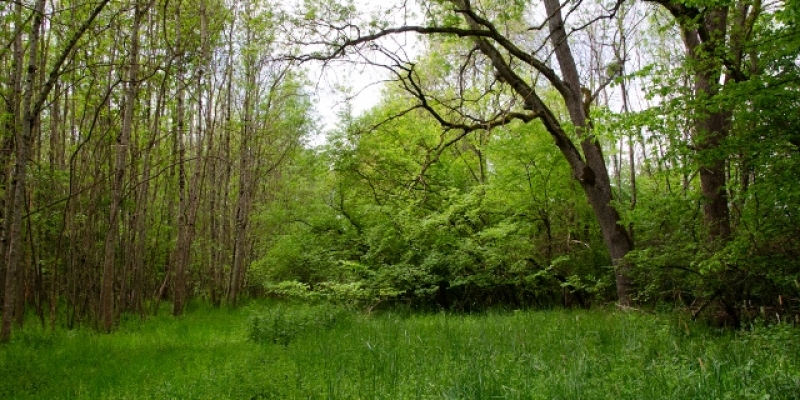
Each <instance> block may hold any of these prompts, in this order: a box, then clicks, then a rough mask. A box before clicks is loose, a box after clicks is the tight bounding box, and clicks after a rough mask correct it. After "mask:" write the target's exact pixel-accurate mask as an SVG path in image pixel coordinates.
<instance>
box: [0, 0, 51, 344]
mask: <svg viewBox="0 0 800 400" xmlns="http://www.w3.org/2000/svg"><path fill="white" fill-rule="evenodd" d="M44 6H45V0H37V2H36V5H35V6H34V9H33V12H34V16H33V24H32V25H31V33H30V40H29V41H28V51H29V52H30V53H29V55H28V73H27V75H26V77H25V94H24V95H23V98H22V110H23V112H22V120H21V121H20V122H21V124H20V125H21V127H20V128H21V131H18V132H17V133H18V134H17V141H16V146H17V147H16V150H17V152H16V153H17V154H16V155H17V157H16V162H15V164H14V171H13V175H12V182H11V187H10V188H9V190H8V193H9V197H8V200H7V201H8V202H9V203H10V204H9V207H8V210H9V213H7V214H6V215H7V217H8V219H9V222H10V223H9V224H8V225H7V226H8V227H7V228H6V229H7V230H8V251H7V252H6V259H5V263H6V281H5V293H4V295H5V296H4V299H3V318H2V325H0V342H3V343H4V342H8V341H9V340H10V339H11V320H12V318H13V316H14V310H15V306H16V302H17V301H18V298H17V296H19V295H20V293H17V290H18V286H19V285H18V282H17V280H18V279H19V277H18V275H19V272H20V262H21V259H22V256H21V250H22V243H21V242H22V240H23V238H22V237H21V236H22V214H23V212H24V210H25V206H24V202H25V180H26V179H25V178H26V175H27V170H28V153H29V149H28V146H29V144H30V141H31V133H32V131H33V128H34V125H35V124H36V120H37V119H38V112H37V110H36V108H35V107H36V104H35V103H34V98H33V93H34V89H35V78H36V72H37V70H38V68H39V38H40V35H41V29H42V23H43V21H44ZM18 126H19V125H18Z"/></svg>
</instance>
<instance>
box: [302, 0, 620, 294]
mask: <svg viewBox="0 0 800 400" xmlns="http://www.w3.org/2000/svg"><path fill="white" fill-rule="evenodd" d="M580 4H581V3H577V4H574V5H572V7H573V8H569V7H570V6H569V5H568V4H564V5H562V4H560V3H559V2H558V0H546V1H545V2H544V5H545V10H544V11H545V15H546V17H545V19H544V21H543V22H541V23H539V24H533V25H532V26H527V27H521V26H520V25H521V24H522V23H524V22H525V21H524V19H523V18H522V16H523V15H525V11H527V10H526V9H527V8H528V7H531V6H530V5H526V4H522V3H514V4H511V3H509V2H502V1H501V2H485V3H484V2H472V1H470V0H451V1H440V2H436V1H435V2H422V3H421V5H422V7H423V9H424V10H426V12H428V13H429V15H430V16H431V21H430V23H429V24H428V25H425V26H420V25H404V26H399V27H385V26H384V25H388V23H386V22H374V23H372V24H371V26H372V27H373V28H372V29H370V28H367V27H366V26H365V27H364V28H363V29H364V31H367V30H369V32H368V33H361V32H362V30H361V29H359V28H357V27H353V28H352V29H337V25H336V23H335V22H329V23H327V24H320V25H316V24H315V25H312V29H313V30H314V32H316V33H319V32H322V33H323V35H322V36H323V37H322V38H321V40H323V41H324V42H325V43H326V44H327V45H328V49H332V50H331V51H330V53H327V54H324V53H315V54H311V55H309V56H307V57H304V59H306V60H310V59H321V60H331V59H334V58H336V57H339V56H342V55H344V54H348V53H356V52H363V51H367V50H369V48H370V47H372V48H373V49H377V50H379V51H380V52H381V54H383V55H384V56H386V58H387V59H388V60H389V63H387V64H384V66H385V67H386V68H388V69H390V70H391V71H392V72H394V73H395V74H396V77H397V79H399V80H401V81H402V82H403V84H404V85H405V87H406V88H407V89H408V90H409V91H410V92H411V93H413V94H414V96H415V97H416V99H417V104H416V105H415V106H414V107H413V108H420V109H425V110H426V111H428V112H429V113H430V114H431V115H433V116H434V118H435V119H437V120H438V121H439V123H440V124H441V125H442V127H443V128H444V129H445V130H447V131H451V132H458V133H457V134H455V138H454V139H453V140H449V141H446V142H444V143H443V144H442V146H449V145H452V144H454V143H455V142H457V141H458V140H459V139H461V138H463V137H465V136H466V135H467V134H469V133H470V132H473V131H476V130H478V129H483V128H487V127H488V128H491V127H495V126H500V125H504V124H507V123H508V122H509V121H511V120H515V119H518V120H523V121H532V120H534V119H536V120H538V121H540V123H541V124H543V126H544V127H545V129H546V130H547V131H548V132H549V134H550V135H551V137H552V138H553V141H554V144H555V145H556V147H557V148H558V149H559V151H560V152H561V154H562V155H563V157H564V158H565V159H566V160H567V162H568V163H569V165H570V168H571V170H572V174H573V178H574V179H575V180H577V181H578V182H579V183H580V185H581V187H582V188H583V190H584V192H585V194H586V196H587V199H588V201H589V203H590V204H591V206H592V208H593V210H594V214H595V217H596V218H597V220H598V222H599V225H600V230H601V232H602V235H603V239H604V243H605V245H606V248H607V249H608V251H609V254H610V256H611V259H612V262H613V265H614V266H615V276H616V288H617V295H618V298H619V301H620V304H623V305H628V304H630V302H631V296H632V287H631V281H630V279H629V277H628V268H629V267H628V266H627V265H626V264H625V263H624V257H625V255H626V254H627V253H628V252H629V251H630V250H631V249H632V248H633V242H632V240H631V238H630V235H629V233H628V231H627V229H626V227H624V226H623V225H622V224H621V219H620V215H619V213H618V212H617V210H616V209H615V208H614V206H613V204H612V202H613V200H614V195H613V193H612V190H611V180H610V177H609V173H608V168H607V166H606V161H605V158H604V156H603V151H602V149H601V146H600V143H598V140H597V138H596V136H595V134H594V132H593V128H592V123H591V117H590V115H589V112H588V111H589V108H590V105H591V103H592V100H593V99H594V97H595V96H596V95H597V93H598V89H600V88H602V87H603V86H605V85H607V84H608V83H609V82H600V83H598V84H597V87H594V88H587V87H586V86H585V84H586V82H585V79H583V78H582V77H581V72H580V71H579V68H578V64H577V63H576V60H575V55H574V53H573V51H572V49H571V44H570V40H569V36H570V32H571V29H581V28H582V26H573V27H571V28H570V27H568V25H567V24H566V22H565V20H564V15H567V16H570V15H574V14H573V13H574V12H576V11H577V10H576V9H577V7H579V6H580ZM619 6H620V3H619V2H617V3H614V4H613V5H612V6H611V7H610V8H608V9H605V8H604V9H602V11H601V13H600V14H599V15H597V16H595V17H594V18H593V19H592V21H590V22H589V23H591V22H593V21H596V20H599V19H602V18H611V17H613V16H614V15H615V13H616V12H617V10H618V9H619ZM565 10H566V12H564V11H565ZM530 11H533V9H531V10H530ZM312 14H313V13H312ZM329 14H332V15H345V16H346V17H347V16H348V15H349V14H348V13H347V9H342V10H341V11H340V12H339V13H338V14H337V13H336V12H331V13H329ZM306 15H307V14H306ZM509 16H511V17H509ZM346 26H352V25H346ZM375 27H377V28H375ZM545 28H547V32H546V36H545V39H546V40H547V42H544V41H540V42H538V43H531V42H532V41H531V38H532V37H533V35H534V33H543V30H544V29H545ZM353 32H354V33H355V35H354V36H353V35H351V33H353ZM406 32H414V33H419V34H424V35H432V36H433V35H435V36H436V37H446V38H456V37H458V38H467V39H468V40H470V41H471V42H472V43H473V45H474V49H475V51H473V52H470V53H469V56H468V57H467V58H466V59H465V60H462V67H461V69H460V70H461V71H464V72H465V71H467V70H468V67H469V66H470V62H471V59H472V57H476V56H477V54H480V55H481V56H482V59H481V60H479V61H475V63H476V64H477V65H487V64H488V65H490V66H491V68H492V70H493V74H494V76H495V77H496V81H494V82H492V83H493V85H497V86H499V87H502V89H494V90H493V92H494V93H496V95H497V96H498V97H499V98H503V97H504V96H505V100H506V101H502V102H500V103H499V104H503V105H504V107H502V108H500V110H499V111H498V110H496V114H495V115H494V117H493V118H481V117H476V116H473V115H470V114H469V111H468V110H464V109H463V108H459V106H458V104H457V103H458V102H457V101H456V105H451V104H446V103H444V102H441V101H439V102H437V101H436V99H434V98H431V97H430V93H429V92H427V91H425V90H424V89H423V87H422V86H421V85H420V84H419V82H418V81H417V80H416V76H415V71H414V64H413V63H411V62H403V61H402V60H401V58H400V57H401V56H400V55H399V54H398V53H397V52H394V51H391V49H386V48H381V45H380V44H379V42H377V41H378V40H379V39H381V38H385V37H387V36H390V35H396V34H401V33H406ZM503 32H507V33H503ZM298 40H300V39H298ZM317 40H320V39H319V38H317ZM300 41H302V40H300ZM547 43H549V45H550V46H549V48H547V47H548V46H547ZM476 52H477V53H476ZM551 52H552V53H554V54H555V56H556V57H555V60H556V63H557V65H558V70H556V69H554V68H553V67H551V65H550V54H551ZM527 76H531V77H534V79H535V80H534V81H532V80H530V79H529V78H527ZM540 78H541V79H543V80H544V81H545V82H547V83H548V85H549V88H550V90H553V91H555V92H557V93H558V94H559V97H560V98H559V101H562V102H563V103H564V104H565V106H566V109H567V114H568V115H567V116H560V115H557V114H556V113H554V112H553V110H552V107H551V106H550V105H548V104H547V103H546V102H545V101H544V100H543V98H542V95H541V93H542V88H541V87H540V86H539V85H540V84H541V83H539V81H538V79H540ZM503 90H506V91H505V92H503ZM509 97H513V100H510V99H509ZM443 109H444V110H448V111H449V113H443V112H442V111H441V110H443Z"/></svg>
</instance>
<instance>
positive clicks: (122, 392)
mask: <svg viewBox="0 0 800 400" xmlns="http://www.w3.org/2000/svg"><path fill="white" fill-rule="evenodd" d="M0 398H10V399H12V398H13V399H489V398H494V399H500V398H502V399H612V398H613V399H642V398H653V399H798V398H800V330H798V329H797V328H796V327H793V326H790V325H785V324H783V325H773V326H763V325H753V326H750V327H748V329H747V330H743V331H736V332H733V331H722V330H714V329H711V328H708V327H706V326H703V325H699V324H696V323H693V322H691V321H686V320H683V319H682V318H681V317H679V316H676V315H675V314H658V315H652V314H643V313H636V312H628V313H625V312H618V311H615V310H592V311H579V310H566V311H565V310H554V311H538V312H534V311H518V312H494V313H485V314H479V315H452V314H447V313H434V314H395V313H391V312H384V313H382V314H379V315H376V316H370V317H368V316H365V315H362V314H359V313H355V312H352V311H348V310H346V309H343V308H339V307H335V306H330V305H315V306H312V305H303V304H274V303H270V304H251V305H250V306H247V307H243V308H240V309H238V310H234V311H230V310H226V309H211V308H205V307H199V308H198V309H196V310H194V311H193V312H192V313H191V314H189V315H187V316H185V317H183V318H179V319H173V318H171V317H166V316H163V317H156V318H151V319H149V320H146V321H141V320H139V319H136V318H131V319H127V320H126V321H125V322H124V323H123V325H122V326H121V327H119V329H118V330H117V331H116V332H115V333H113V334H110V335H103V334H98V333H95V332H92V331H89V330H73V331H65V330H57V331H55V332H50V331H47V330H42V329H41V328H38V327H36V326H35V325H29V326H28V327H26V328H25V329H22V330H18V331H15V336H14V338H13V340H12V342H11V343H10V344H8V345H6V346H4V347H0Z"/></svg>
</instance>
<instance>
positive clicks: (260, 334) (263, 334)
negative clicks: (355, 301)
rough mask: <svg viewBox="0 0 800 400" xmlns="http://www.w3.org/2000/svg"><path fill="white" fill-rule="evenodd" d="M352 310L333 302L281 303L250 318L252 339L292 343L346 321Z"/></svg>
mask: <svg viewBox="0 0 800 400" xmlns="http://www.w3.org/2000/svg"><path fill="white" fill-rule="evenodd" d="M352 316H353V314H352V312H350V311H349V310H347V309H345V308H343V307H338V306H334V305H331V304H318V305H296V306H287V305H279V306H277V307H275V308H272V309H269V310H266V311H265V312H263V313H262V314H260V315H254V316H253V317H251V318H250V322H249V325H248V332H247V336H248V339H249V340H251V341H253V342H256V343H262V344H280V345H283V346H288V345H289V343H291V342H292V341H293V340H294V339H296V338H297V337H299V336H302V335H303V334H305V333H318V332H320V331H326V330H330V329H333V328H335V327H337V326H340V325H344V324H345V323H346V322H347V321H350V320H351V319H352Z"/></svg>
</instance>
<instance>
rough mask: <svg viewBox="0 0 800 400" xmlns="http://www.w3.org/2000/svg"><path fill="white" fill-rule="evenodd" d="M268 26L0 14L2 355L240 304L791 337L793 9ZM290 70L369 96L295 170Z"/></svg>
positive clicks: (486, 11) (243, 6)
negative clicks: (22, 329)
mask: <svg viewBox="0 0 800 400" xmlns="http://www.w3.org/2000/svg"><path fill="white" fill-rule="evenodd" d="M272 3H274V2H266V1H259V0H248V1H226V0H183V1H178V2H176V1H165V0H126V1H115V2H109V1H107V0H105V1H100V0H93V1H88V2H86V1H72V0H64V1H51V2H48V1H44V0H35V1H33V0H23V1H18V2H0V20H1V21H2V24H0V42H1V43H3V47H2V48H1V49H0V66H2V68H0V71H2V72H0V94H1V95H2V101H0V164H1V165H2V167H3V171H4V173H3V174H1V176H0V189H2V190H1V191H2V193H1V194H2V196H0V202H2V204H0V216H1V217H2V225H0V260H2V262H0V298H2V303H3V310H2V317H3V319H2V321H3V323H2V332H0V333H1V334H0V341H4V342H5V341H8V340H10V337H11V336H10V335H11V327H12V322H15V323H16V324H17V325H22V324H23V323H24V322H25V315H26V312H28V313H29V312H34V313H35V314H36V315H37V317H38V319H39V321H40V324H42V325H50V326H52V327H55V326H58V325H64V326H67V327H69V328H74V327H77V326H80V325H83V324H88V325H90V326H93V327H95V328H98V329H100V330H103V331H110V330H112V329H114V327H115V326H116V325H117V324H118V323H119V321H120V319H121V318H123V316H124V315H126V314H127V313H138V314H140V315H145V314H147V313H158V311H159V309H160V306H161V304H162V302H164V303H168V304H170V305H171V306H172V312H173V314H175V315H180V314H182V313H183V310H184V308H185V307H186V305H187V304H189V302H190V301H191V300H192V299H203V300H205V301H208V302H209V303H211V304H213V305H214V306H219V305H222V304H230V305H236V304H237V302H238V301H239V300H240V299H241V298H242V297H259V296H277V297H297V298H303V299H310V300H315V299H326V300H330V301H332V302H339V303H348V304H355V305H358V306H359V307H362V308H363V309H367V310H373V309H375V308H376V307H384V306H387V305H396V304H408V305H410V306H412V307H414V308H421V309H448V310H477V309H485V308H490V307H494V306H502V307H514V308H517V307H523V306H526V307H527V306H534V307H552V306H582V307H588V306H593V305H598V304H604V303H609V302H614V301H619V303H620V304H621V305H622V306H625V307H627V306H631V305H632V306H635V307H656V306H662V305H664V306H668V307H679V308H682V309H685V310H687V311H689V312H690V313H692V314H693V316H695V317H698V316H701V315H704V316H707V317H709V318H710V319H711V320H713V321H715V322H718V323H722V324H727V325H733V326H742V323H743V322H745V321H747V320H751V319H753V318H756V317H762V318H769V319H782V320H783V319H786V318H789V319H796V318H800V313H799V312H798V307H800V283H798V282H800V180H798V179H797V177H798V176H800V136H798V132H800V114H798V112H797V110H798V108H800V25H799V24H797V19H798V15H800V11H799V8H798V7H800V5H799V3H798V2H797V1H795V0H786V1H777V2H771V3H769V4H766V3H763V2H761V1H760V0H739V1H715V2H711V3H709V4H703V2H694V1H683V0H652V1H638V2H615V1H605V0H598V1H592V2H588V3H587V2H566V3H564V4H561V3H560V2H558V1H556V0H544V1H543V2H542V4H540V3H539V2H526V1H505V0H475V1H466V0H433V1H428V0H420V1H418V2H416V3H414V4H415V5H413V6H412V5H411V4H410V3H408V2H398V4H393V3H391V4H390V3H387V4H379V5H378V4H373V5H371V6H369V7H372V8H370V9H366V10H364V9H362V8H361V6H359V5H357V4H355V3H353V2H348V1H339V0H325V1H317V2H289V3H287V4H272ZM401 3H402V4H401ZM589 3H591V4H589ZM362 6H363V5H362ZM369 7H368V8H369ZM412 36H413V40H412V39H409V38H410V37H412ZM398 38H399V39H398ZM400 39H402V40H400ZM318 61H323V62H324V63H325V65H327V66H330V65H333V64H335V63H336V62H338V61H343V62H345V63H350V64H351V65H355V66H361V67H363V66H367V67H372V68H378V69H380V70H382V71H385V72H386V79H385V82H384V85H383V86H382V92H381V95H380V100H378V101H376V102H375V104H371V105H370V107H369V108H368V109H367V111H365V112H363V113H354V112H352V110H351V109H350V108H346V109H345V110H343V111H342V112H341V113H340V115H339V119H338V124H337V125H336V126H335V127H334V128H332V129H330V130H329V131H328V132H326V134H327V136H326V141H325V142H324V143H323V144H320V145H316V146H312V145H310V144H309V143H310V142H309V141H308V138H310V137H311V136H313V135H315V134H318V133H319V130H320V128H319V126H320V125H321V124H320V123H319V121H318V117H317V116H315V114H314V113H315V112H314V108H313V106H314V105H313V102H312V101H311V100H310V98H311V97H310V96H311V93H312V91H313V90H315V88H316V87H318V86H319V84H317V85H316V86H315V85H313V84H310V83H309V81H312V79H309V77H310V75H311V74H312V73H313V72H310V71H314V69H313V68H316V66H318V64H312V63H315V62H318ZM304 63H305V64H304ZM309 65H313V67H311V69H309V68H308V67H307V66H309ZM348 71H349V72H348V73H350V74H353V77H352V78H351V79H353V80H355V79H356V77H355V76H354V75H355V73H353V70H352V69H351V70H348ZM312 83H313V82H312Z"/></svg>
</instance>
